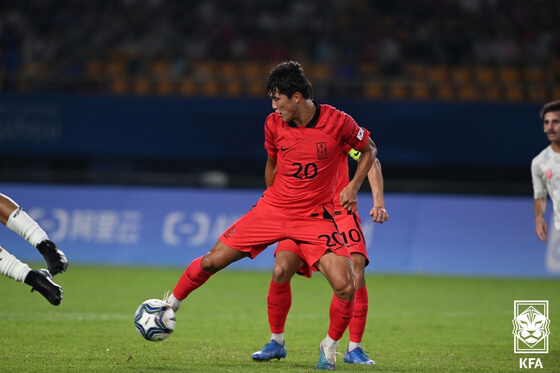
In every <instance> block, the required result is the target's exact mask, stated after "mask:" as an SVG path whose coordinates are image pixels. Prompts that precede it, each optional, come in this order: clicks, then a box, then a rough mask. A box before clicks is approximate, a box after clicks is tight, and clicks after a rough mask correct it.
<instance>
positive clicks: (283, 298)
mask: <svg viewBox="0 0 560 373" xmlns="http://www.w3.org/2000/svg"><path fill="white" fill-rule="evenodd" d="M348 154H349V155H350V156H351V157H352V158H354V159H355V160H358V159H359V156H360V155H361V154H360V152H356V151H355V150H353V149H352V150H350V152H349V153H348ZM368 180H369V184H370V186H371V191H372V197H373V202H374V204H373V208H372V209H371V210H370V213H369V215H370V216H371V217H372V218H373V222H375V223H380V224H381V223H384V222H385V221H387V220H388V219H389V214H388V213H387V210H386V209H385V199H384V196H383V174H382V171H381V163H380V162H379V160H378V159H375V162H374V165H373V166H372V167H371V169H370V171H369V173H368ZM348 181H349V175H348V162H347V157H343V158H341V163H340V166H339V168H338V187H337V190H338V191H341V190H342V189H344V187H345V186H346V185H347V184H348ZM334 206H335V221H336V225H337V228H338V232H339V233H340V235H341V236H342V238H343V240H344V242H345V244H346V245H347V247H348V251H349V253H350V255H351V257H352V264H353V268H354V277H355V282H356V304H355V308H354V315H353V317H352V320H351V321H350V324H349V326H348V330H349V332H350V341H349V342H350V343H349V345H348V348H347V350H346V354H345V355H344V361H345V362H346V363H354V364H363V365H373V364H375V361H373V360H371V359H370V358H369V357H368V356H367V355H366V353H365V352H364V350H363V349H362V345H361V341H362V336H363V334H364V331H365V325H366V319H367V313H368V293H367V287H366V281H365V267H366V266H367V265H368V264H369V258H368V255H367V250H366V242H365V238H364V236H363V233H362V227H361V220H360V216H359V215H358V212H357V211H354V212H350V211H346V210H344V209H343V208H342V207H341V206H340V203H339V199H338V198H335V199H334ZM274 255H275V261H274V269H273V270H272V280H271V281H270V286H269V290H268V296H267V303H268V308H267V309H268V322H269V324H270V331H271V338H270V342H269V343H267V344H265V346H264V348H263V349H262V350H260V351H257V352H255V353H254V354H253V355H252V358H253V360H256V361H268V360H271V359H281V358H284V357H286V354H287V352H286V343H285V341H284V328H285V325H286V318H287V316H288V312H289V311H290V307H291V304H292V293H291V287H290V281H291V279H292V277H293V276H294V275H295V274H296V273H298V274H300V275H302V276H305V277H311V274H312V269H311V268H310V267H309V266H308V265H306V263H305V262H304V261H303V259H302V258H303V255H302V253H301V249H300V247H299V245H298V244H297V243H296V242H294V241H293V240H284V241H280V242H279V243H278V247H277V248H276V251H275V252H274Z"/></svg>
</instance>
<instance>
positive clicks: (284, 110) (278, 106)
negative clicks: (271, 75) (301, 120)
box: [270, 89, 296, 122]
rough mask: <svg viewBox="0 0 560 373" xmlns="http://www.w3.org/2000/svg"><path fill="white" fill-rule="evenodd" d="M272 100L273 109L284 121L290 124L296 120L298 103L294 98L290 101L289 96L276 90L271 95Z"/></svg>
mask: <svg viewBox="0 0 560 373" xmlns="http://www.w3.org/2000/svg"><path fill="white" fill-rule="evenodd" d="M270 99H271V100H272V109H274V111H275V112H276V113H278V115H280V118H282V121H284V122H289V121H291V120H292V119H294V116H295V113H296V103H295V101H294V100H293V96H292V98H291V99H290V98H288V96H286V95H283V94H281V93H279V92H278V89H276V90H275V91H274V92H273V93H271V94H270Z"/></svg>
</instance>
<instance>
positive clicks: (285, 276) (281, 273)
mask: <svg viewBox="0 0 560 373" xmlns="http://www.w3.org/2000/svg"><path fill="white" fill-rule="evenodd" d="M297 270H298V269H297V268H292V267H291V266H290V265H288V264H287V263H274V268H273V269H272V281H274V282H276V283H281V282H289V281H290V280H291V279H292V277H293V276H294V274H295V273H296V272H297Z"/></svg>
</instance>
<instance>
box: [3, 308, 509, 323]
mask: <svg viewBox="0 0 560 373" xmlns="http://www.w3.org/2000/svg"><path fill="white" fill-rule="evenodd" d="M261 313H262V315H260V314H259V315H258V316H263V315H266V310H264V309H263V311H262V312H261ZM255 316H256V314H250V315H249V314H235V313H231V314H212V315H211V317H213V318H214V317H215V318H220V319H227V320H248V319H254V318H255ZM437 316H438V317H439V318H441V317H446V318H455V317H457V318H459V317H481V316H512V315H511V312H510V311H509V310H508V311H507V312H506V311H503V312H483V311H447V312H438V313H437ZM178 317H179V318H186V319H190V318H200V315H199V314H196V315H192V314H189V313H188V312H187V311H185V312H184V313H180V315H178ZM263 317H264V316H263ZM288 317H289V318H290V319H317V318H323V317H328V313H299V312H290V314H289V316H288ZM423 317H434V313H433V312H392V313H376V312H370V313H368V318H370V319H379V318H383V319H402V318H423ZM133 318H134V315H133V312H130V313H126V314H122V313H102V314H100V313H79V312H78V313H74V312H53V313H39V314H22V313H17V312H0V320H1V321H37V320H67V321H110V320H130V321H131V320H132V319H133Z"/></svg>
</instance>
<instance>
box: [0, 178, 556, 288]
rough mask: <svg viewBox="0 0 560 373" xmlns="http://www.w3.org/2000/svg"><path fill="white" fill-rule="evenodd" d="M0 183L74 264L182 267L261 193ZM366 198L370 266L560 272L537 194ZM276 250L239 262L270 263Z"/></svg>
mask: <svg viewBox="0 0 560 373" xmlns="http://www.w3.org/2000/svg"><path fill="white" fill-rule="evenodd" d="M0 191H1V192H2V193H4V194H7V195H8V196H10V197H12V198H13V199H14V200H16V201H17V202H18V203H19V204H20V205H22V207H23V208H24V209H25V210H26V211H27V212H28V213H29V215H30V216H32V217H33V218H35V219H36V220H37V222H38V223H39V224H40V225H41V226H42V227H43V228H44V229H45V230H46V231H47V233H48V234H49V236H50V238H51V239H52V240H53V241H55V242H56V243H57V244H58V245H59V247H60V248H61V249H63V250H64V252H65V253H66V255H67V256H68V258H69V260H70V262H71V263H72V262H74V263H92V264H114V265H150V266H152V265H153V266H156V265H157V266H179V267H186V266H187V265H188V264H189V263H190V262H191V261H192V260H193V259H195V258H197V257H199V256H201V255H204V254H205V253H206V252H207V251H208V250H209V249H210V248H211V247H212V245H213V244H214V243H215V242H216V240H217V239H218V237H219V236H220V234H221V233H223V232H224V231H225V230H226V229H227V228H228V227H229V225H231V224H232V223H233V222H234V221H235V220H236V219H238V218H239V217H240V216H241V215H243V214H244V213H245V212H246V211H248V210H249V209H250V208H251V207H252V206H253V205H254V203H255V202H256V201H257V200H258V199H259V198H260V196H261V194H262V191H260V190H228V189H220V190H218V189H216V190H215V189H190V188H152V187H150V188H148V187H129V186H126V187H125V186H119V187H114V186H112V187H100V186H66V185H28V184H0ZM359 202H360V207H359V214H360V216H361V217H362V223H363V231H364V236H365V238H366V242H367V243H368V253H369V256H370V260H371V264H370V265H369V267H368V268H367V270H368V271H370V272H383V273H425V274H442V275H443V274H450V275H468V276H527V277H549V276H560V243H559V242H560V240H558V239H557V238H554V237H553V238H551V240H550V243H549V244H548V245H547V244H544V243H542V242H540V241H539V240H538V238H537V236H536V234H535V232H534V222H533V205H532V198H531V197H530V196H527V197H488V196H464V195H426V194H387V195H386V196H385V202H386V207H387V210H388V211H389V214H390V219H389V221H387V222H386V223H384V224H374V223H372V222H371V220H370V219H369V216H368V214H369V210H370V208H371V195H369V193H364V192H362V193H360V195H359ZM548 211H549V212H550V211H551V208H550V207H549V208H548ZM547 218H549V219H550V215H549V216H548V217H547ZM0 245H1V246H2V247H5V248H6V249H7V250H8V251H10V252H11V253H12V254H14V255H16V256H17V257H18V258H20V259H23V260H26V261H39V260H40V259H41V257H40V254H39V253H38V252H37V251H36V250H35V249H33V248H32V247H31V246H30V245H29V244H28V243H26V242H25V241H23V240H22V239H21V238H20V237H19V236H17V235H16V234H15V233H13V232H11V231H9V230H8V229H6V228H4V229H3V232H2V233H0ZM273 251H274V249H273V247H271V248H269V249H268V250H265V251H264V252H263V253H262V254H261V255H259V256H258V257H257V258H255V259H254V260H250V259H243V260H241V261H239V262H237V263H235V264H234V265H233V268H244V269H245V268H246V269H256V270H270V269H272V265H273V260H274V258H273Z"/></svg>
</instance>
